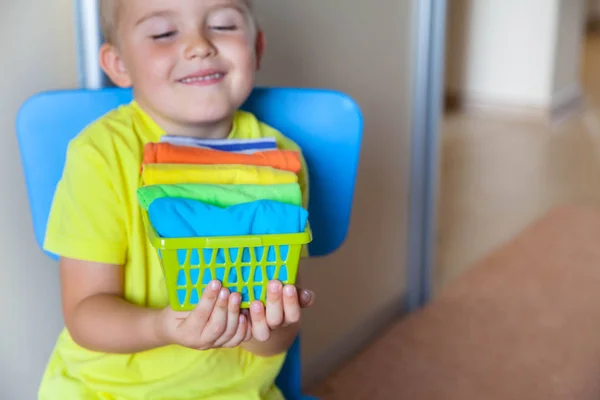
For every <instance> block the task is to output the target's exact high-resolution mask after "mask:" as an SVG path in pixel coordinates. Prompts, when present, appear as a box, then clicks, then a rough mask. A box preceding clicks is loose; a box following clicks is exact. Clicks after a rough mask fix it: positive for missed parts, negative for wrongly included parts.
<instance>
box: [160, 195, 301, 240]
mask: <svg viewBox="0 0 600 400" xmlns="http://www.w3.org/2000/svg"><path fill="white" fill-rule="evenodd" d="M148 217H149V219H150V223H151V224H152V226H153V227H154V229H155V230H156V232H157V233H158V235H159V236H161V237H163V238H185V237H209V236H243V235H268V234H287V233H300V232H304V230H305V229H306V223H307V220H308V212H307V211H306V210H305V209H304V208H302V207H298V206H294V205H290V204H286V203H281V202H277V201H273V200H258V201H253V202H250V203H242V204H237V205H234V206H231V207H227V208H220V207H217V206H213V205H210V204H206V203H203V202H201V201H197V200H192V199H183V198H171V197H164V198H160V199H156V200H154V201H153V202H152V204H151V205H150V207H149V208H148Z"/></svg>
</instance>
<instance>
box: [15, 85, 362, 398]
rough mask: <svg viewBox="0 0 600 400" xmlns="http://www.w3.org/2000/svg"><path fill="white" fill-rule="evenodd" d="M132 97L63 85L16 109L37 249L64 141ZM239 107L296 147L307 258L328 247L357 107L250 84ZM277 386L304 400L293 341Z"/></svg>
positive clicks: (357, 124)
mask: <svg viewBox="0 0 600 400" xmlns="http://www.w3.org/2000/svg"><path fill="white" fill-rule="evenodd" d="M131 99H132V93H131V91H130V90H127V89H117V88H108V89H102V90H93V91H92V90H66V91H54V92H46V93H41V94H38V95H35V96H33V97H32V98H30V99H29V100H28V101H27V102H26V103H25V104H24V105H23V106H22V107H21V110H20V111H19V115H18V118H17V136H18V142H19V147H20V152H21V161H22V164H23V170H24V174H25V181H26V186H27V191H28V195H29V203H30V208H31V214H32V219H33V228H34V232H35V238H36V241H37V242H38V244H39V246H40V247H41V246H42V244H43V240H44V236H45V234H46V223H47V219H48V214H49V212H50V207H51V204H52V200H53V197H54V192H55V189H56V185H57V183H58V181H59V179H60V178H61V175H62V171H63V167H64V163H65V155H66V151H67V146H68V144H69V142H70V140H71V139H73V138H74V137H75V136H76V135H77V134H78V133H79V132H80V131H81V130H82V129H83V128H85V126H86V125H88V124H89V123H91V122H92V121H94V120H95V119H97V118H98V117H100V116H102V115H103V114H105V113H106V112H108V111H110V110H111V109H113V108H116V107H117V106H119V105H121V104H124V103H127V102H129V101H131ZM243 108H244V109H245V110H247V111H251V112H253V113H254V114H256V116H257V117H258V118H259V119H260V120H262V121H264V122H265V123H267V124H269V125H271V126H273V127H274V128H276V129H278V130H280V131H281V132H283V133H284V134H285V135H287V136H288V137H290V138H291V139H292V140H294V141H295V142H296V143H298V145H299V146H300V147H301V148H302V150H303V153H304V156H305V158H306V161H307V164H308V169H309V173H310V204H309V213H310V217H309V218H310V224H311V228H312V230H313V236H314V238H313V242H312V243H311V244H310V247H309V250H310V253H311V256H323V255H326V254H329V253H332V252H334V251H335V250H337V248H338V247H339V246H340V245H341V244H342V242H343V241H344V239H345V238H346V234H347V231H348V226H349V222H350V214H351V209H352V202H353V197H354V182H355V180H356V173H357V169H358V160H359V153H360V146H361V142H362V125H363V122H362V116H361V112H360V109H359V107H358V106H357V105H356V104H355V103H354V101H352V99H350V98H349V97H348V96H346V95H344V94H342V93H339V92H334V91H328V90H316V89H291V88H289V89H288V88H257V89H255V90H254V92H253V93H252V96H251V97H250V99H249V100H248V101H247V102H246V104H245V105H244V107H243ZM48 255H49V256H51V257H52V258H55V259H56V258H57V257H56V255H54V254H50V253H48ZM277 385H278V387H279V388H280V389H281V390H282V392H283V393H284V395H285V398H286V399H289V400H301V399H308V398H307V397H304V396H303V395H302V390H301V362H300V342H299V340H296V342H295V343H294V345H293V346H292V348H291V349H290V350H289V352H288V356H287V358H286V362H285V364H284V366H283V368H282V370H281V373H280V374H279V377H278V379H277Z"/></svg>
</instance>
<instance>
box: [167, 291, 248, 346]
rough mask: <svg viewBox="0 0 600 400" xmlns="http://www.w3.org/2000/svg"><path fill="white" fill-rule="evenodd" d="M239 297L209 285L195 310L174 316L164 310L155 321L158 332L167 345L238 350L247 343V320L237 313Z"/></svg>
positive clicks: (173, 313)
mask: <svg viewBox="0 0 600 400" xmlns="http://www.w3.org/2000/svg"><path fill="white" fill-rule="evenodd" d="M241 301H242V299H241V296H240V294H239V293H233V294H230V292H229V290H227V289H225V288H222V285H221V283H220V282H218V281H215V282H211V283H210V285H208V287H207V288H206V290H205V291H204V294H203V295H202V298H201V299H200V302H199V303H198V305H197V306H196V308H195V309H194V310H193V311H191V312H188V313H177V312H175V311H173V310H172V309H171V308H167V309H165V310H164V312H162V313H161V316H160V317H159V328H158V329H159V332H161V334H162V335H163V337H164V338H165V339H166V341H167V342H168V343H169V344H178V345H181V346H185V347H189V348H192V349H198V350H209V349H214V348H232V347H238V346H239V345H240V344H242V343H243V342H245V341H248V340H250V339H251V337H252V336H251V334H252V331H251V329H250V323H249V321H248V318H247V317H246V316H245V315H243V314H241V313H240V304H241Z"/></svg>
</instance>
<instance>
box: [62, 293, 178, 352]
mask: <svg viewBox="0 0 600 400" xmlns="http://www.w3.org/2000/svg"><path fill="white" fill-rule="evenodd" d="M159 314H160V310H154V309H147V308H143V307H139V306H136V305H133V304H131V303H128V302H126V301H125V300H124V299H122V298H120V297H118V296H114V295H106V294H103V295H95V296H91V297H89V298H87V299H85V300H83V301H82V302H81V303H79V304H78V305H77V307H76V308H75V309H74V310H73V313H72V315H71V318H70V320H69V321H67V329H68V330H69V333H70V335H71V337H72V338H73V340H75V342H76V343H77V344H78V345H80V346H82V347H84V348H87V349H89V350H92V351H97V352H103V353H116V354H129V353H137V352H142V351H146V350H150V349H153V348H157V347H162V346H165V345H167V344H168V343H166V340H165V339H164V338H161V335H160V334H159V332H158V329H157V328H156V326H157V323H156V321H157V319H158V316H159Z"/></svg>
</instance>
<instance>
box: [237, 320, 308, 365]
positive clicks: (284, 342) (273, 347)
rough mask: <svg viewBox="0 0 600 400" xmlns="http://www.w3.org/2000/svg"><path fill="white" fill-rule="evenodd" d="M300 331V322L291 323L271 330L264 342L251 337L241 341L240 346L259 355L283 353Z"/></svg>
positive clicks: (267, 355) (269, 355)
mask: <svg viewBox="0 0 600 400" xmlns="http://www.w3.org/2000/svg"><path fill="white" fill-rule="evenodd" d="M299 331H300V324H293V325H290V326H288V327H285V328H281V329H277V330H275V331H272V332H271V337H270V338H269V340H267V341H266V342H260V341H258V340H256V339H252V340H250V341H249V342H246V343H243V344H242V348H243V349H244V350H246V351H249V352H251V353H253V354H256V355H257V356H260V357H272V356H275V355H278V354H281V353H285V352H286V351H287V350H288V349H289V348H290V347H291V346H292V344H293V343H294V340H295V339H296V336H298V333H299Z"/></svg>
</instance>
